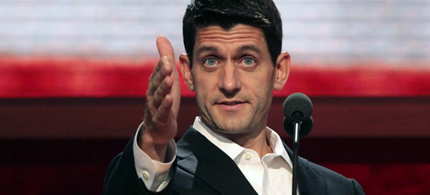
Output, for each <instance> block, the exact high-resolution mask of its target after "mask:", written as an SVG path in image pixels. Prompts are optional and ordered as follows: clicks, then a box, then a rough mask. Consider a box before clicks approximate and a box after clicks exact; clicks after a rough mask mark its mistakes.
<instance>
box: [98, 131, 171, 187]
mask: <svg viewBox="0 0 430 195" xmlns="http://www.w3.org/2000/svg"><path fill="white" fill-rule="evenodd" d="M133 140H134V137H133V138H132V139H131V140H130V141H129V142H128V143H127V145H126V147H125V149H124V151H123V152H122V153H120V154H118V155H117V156H116V157H115V158H114V159H113V160H112V162H111V163H110V165H109V167H108V170H107V173H106V176H105V179H104V185H103V195H118V194H121V195H131V194H133V195H134V194H136V195H146V194H148V195H152V194H153V195H157V194H160V195H165V194H166V195H167V194H171V191H172V183H173V178H174V174H175V171H176V160H175V161H174V163H173V165H172V168H171V169H170V171H171V175H172V179H171V181H170V182H169V184H168V185H167V186H166V188H164V190H162V191H160V192H157V193H156V192H151V191H149V190H148V189H147V188H146V186H145V185H144V184H143V182H142V180H141V179H139V177H138V175H137V173H136V169H135V164H134V156H133Z"/></svg>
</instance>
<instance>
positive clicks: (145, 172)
mask: <svg viewBox="0 0 430 195" xmlns="http://www.w3.org/2000/svg"><path fill="white" fill-rule="evenodd" d="M142 177H143V179H144V180H148V179H149V173H148V171H143V172H142Z"/></svg>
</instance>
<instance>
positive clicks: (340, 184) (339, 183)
mask: <svg viewBox="0 0 430 195" xmlns="http://www.w3.org/2000/svg"><path fill="white" fill-rule="evenodd" d="M301 163H302V164H303V165H306V166H307V167H308V168H309V169H311V170H313V171H315V172H316V174H318V175H320V177H323V178H324V179H325V181H326V183H327V190H328V192H330V194H352V195H364V192H363V189H362V188H361V186H360V184H359V183H358V182H357V181H356V180H354V179H351V178H347V177H345V176H343V175H341V174H339V173H337V172H335V171H333V170H330V169H328V168H326V167H323V166H321V165H318V164H315V163H313V162H310V161H308V160H306V159H303V158H302V162H301ZM333 192H336V193H333Z"/></svg>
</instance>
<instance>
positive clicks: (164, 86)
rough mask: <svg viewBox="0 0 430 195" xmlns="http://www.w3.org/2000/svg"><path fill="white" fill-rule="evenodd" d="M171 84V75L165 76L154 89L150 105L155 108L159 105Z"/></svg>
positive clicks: (169, 89) (168, 91)
mask: <svg viewBox="0 0 430 195" xmlns="http://www.w3.org/2000/svg"><path fill="white" fill-rule="evenodd" d="M172 85H173V80H172V78H171V77H166V78H165V79H164V80H163V82H162V83H161V84H160V86H159V87H158V88H157V90H155V92H154V96H153V101H152V106H154V107H155V108H157V107H158V106H160V104H161V102H162V101H163V99H164V98H165V97H166V95H167V94H169V93H170V91H171V89H172Z"/></svg>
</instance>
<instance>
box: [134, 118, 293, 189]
mask: <svg viewBox="0 0 430 195" xmlns="http://www.w3.org/2000/svg"><path fill="white" fill-rule="evenodd" d="M193 128H194V129H196V130H197V131H198V132H200V133H201V134H202V135H203V136H205V137H206V138H207V139H208V140H209V141H210V142H212V143H213V144H214V145H215V146H217V147H218V148H219V149H221V150H222V151H224V152H225V153H226V154H227V155H228V156H229V157H230V158H231V159H232V160H233V161H234V162H235V163H236V164H237V166H238V167H239V169H240V170H241V171H242V173H243V175H244V176H245V177H246V179H247V180H248V181H249V183H250V184H251V185H252V187H253V188H254V189H255V191H256V192H257V193H258V194H261V195H266V194H267V195H276V194H279V195H291V189H292V185H291V183H292V163H291V160H290V158H289V156H288V154H287V152H286V150H285V148H284V146H283V144H282V141H281V139H280V137H279V135H278V134H277V133H276V132H275V131H273V130H272V129H270V128H268V127H267V128H266V135H267V136H266V137H267V139H268V142H269V144H270V146H271V147H272V150H273V153H269V154H266V155H264V156H263V157H262V158H260V156H259V155H258V153H257V152H256V151H254V150H251V149H247V148H243V147H242V146H240V145H238V144H236V143H235V142H233V141H231V140H229V139H227V138H225V137H223V136H221V135H218V134H216V133H215V132H214V131H212V130H210V129H209V128H208V127H207V126H206V125H205V124H204V123H203V122H202V121H201V120H200V118H199V117H196V119H195V120H194V124H193ZM139 129H140V128H139ZM137 133H138V132H136V135H137ZM135 137H137V136H135ZM168 150H170V151H175V152H169V153H170V155H173V156H169V157H168V158H170V159H169V160H170V162H168V163H160V162H158V161H154V160H152V159H150V158H149V156H148V155H146V154H145V153H144V152H143V151H142V150H141V149H140V148H139V147H138V145H137V140H136V139H135V140H134V148H133V152H134V157H135V165H136V172H137V174H138V176H139V178H141V179H142V180H143V182H144V184H145V186H146V187H147V188H148V189H150V190H152V191H157V192H158V191H161V190H162V189H164V187H165V186H166V185H167V184H168V182H169V179H170V178H169V176H168V175H169V174H168V171H169V168H170V166H171V164H172V163H173V161H174V159H175V154H176V144H175V143H174V141H171V142H170V143H169V149H168Z"/></svg>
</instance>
